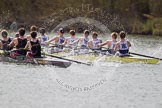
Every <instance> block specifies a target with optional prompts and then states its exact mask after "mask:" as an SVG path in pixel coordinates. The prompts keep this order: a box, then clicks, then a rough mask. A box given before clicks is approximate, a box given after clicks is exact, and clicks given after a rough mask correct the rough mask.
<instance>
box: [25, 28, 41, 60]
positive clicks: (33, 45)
mask: <svg viewBox="0 0 162 108" xmlns="http://www.w3.org/2000/svg"><path fill="white" fill-rule="evenodd" d="M30 35H31V39H30V41H28V42H27V44H26V46H25V49H29V52H27V55H26V56H27V57H29V58H31V57H33V58H40V57H41V45H40V43H39V40H38V39H37V38H36V37H37V32H35V31H32V32H31V33H30Z"/></svg>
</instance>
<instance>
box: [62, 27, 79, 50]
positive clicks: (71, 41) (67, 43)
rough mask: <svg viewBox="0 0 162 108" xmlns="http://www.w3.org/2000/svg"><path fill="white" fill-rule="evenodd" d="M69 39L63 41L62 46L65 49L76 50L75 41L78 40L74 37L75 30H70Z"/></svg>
mask: <svg viewBox="0 0 162 108" xmlns="http://www.w3.org/2000/svg"><path fill="white" fill-rule="evenodd" d="M69 33H70V37H68V38H66V39H65V42H64V43H63V44H62V45H64V46H66V47H70V48H76V47H77V44H76V43H75V41H77V40H78V38H77V37H75V30H70V32H69Z"/></svg>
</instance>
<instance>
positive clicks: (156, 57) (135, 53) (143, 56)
mask: <svg viewBox="0 0 162 108" xmlns="http://www.w3.org/2000/svg"><path fill="white" fill-rule="evenodd" d="M129 53H130V54H132V55H138V56H142V57H148V58H153V59H158V60H162V58H157V57H152V56H148V55H143V54H138V53H134V52H129Z"/></svg>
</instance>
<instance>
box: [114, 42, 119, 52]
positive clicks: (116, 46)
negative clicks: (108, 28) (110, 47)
mask: <svg viewBox="0 0 162 108" xmlns="http://www.w3.org/2000/svg"><path fill="white" fill-rule="evenodd" d="M114 50H115V51H117V50H119V43H117V44H116V45H115V48H114Z"/></svg>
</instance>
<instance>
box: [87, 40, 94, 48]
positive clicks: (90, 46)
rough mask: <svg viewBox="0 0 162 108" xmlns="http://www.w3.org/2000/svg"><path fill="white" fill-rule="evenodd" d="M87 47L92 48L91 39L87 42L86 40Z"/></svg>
mask: <svg viewBox="0 0 162 108" xmlns="http://www.w3.org/2000/svg"><path fill="white" fill-rule="evenodd" d="M88 48H90V49H92V48H93V45H92V41H89V42H88Z"/></svg>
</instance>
